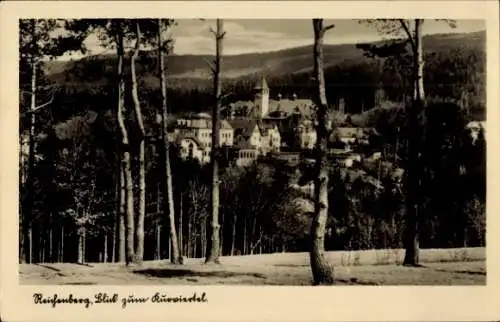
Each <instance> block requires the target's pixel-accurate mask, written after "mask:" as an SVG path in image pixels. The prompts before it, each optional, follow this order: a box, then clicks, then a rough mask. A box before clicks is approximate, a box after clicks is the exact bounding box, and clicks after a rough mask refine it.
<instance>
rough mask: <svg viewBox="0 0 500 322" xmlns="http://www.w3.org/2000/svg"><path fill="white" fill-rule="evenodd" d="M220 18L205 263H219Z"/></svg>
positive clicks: (218, 22)
mask: <svg viewBox="0 0 500 322" xmlns="http://www.w3.org/2000/svg"><path fill="white" fill-rule="evenodd" d="M223 28H224V25H223V20H222V19H217V28H216V30H215V40H216V42H215V64H214V65H215V66H214V68H213V77H214V98H215V104H214V106H213V111H212V151H211V161H212V162H211V163H212V193H211V195H210V197H211V198H210V199H211V225H210V232H209V234H210V239H209V243H208V245H207V247H208V249H207V257H206V259H205V263H216V264H218V263H219V256H220V236H219V228H220V227H219V164H218V155H219V129H220V121H219V117H220V106H221V80H220V73H221V60H222V52H223V47H222V40H223V38H224V34H225V32H224V31H223Z"/></svg>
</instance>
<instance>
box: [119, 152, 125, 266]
mask: <svg viewBox="0 0 500 322" xmlns="http://www.w3.org/2000/svg"><path fill="white" fill-rule="evenodd" d="M119 169H120V183H119V185H120V209H119V213H118V262H120V263H124V262H125V254H126V247H125V246H126V245H125V243H126V227H125V221H126V220H125V211H126V206H127V205H126V201H127V200H126V199H127V188H126V185H125V173H124V171H123V164H122V163H121V162H120V165H119Z"/></svg>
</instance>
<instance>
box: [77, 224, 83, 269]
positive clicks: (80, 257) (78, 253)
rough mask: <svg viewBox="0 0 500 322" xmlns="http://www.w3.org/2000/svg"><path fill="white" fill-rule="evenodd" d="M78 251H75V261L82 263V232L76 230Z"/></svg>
mask: <svg viewBox="0 0 500 322" xmlns="http://www.w3.org/2000/svg"><path fill="white" fill-rule="evenodd" d="M77 247H78V251H77V263H79V264H82V263H83V232H81V231H80V232H78V245H77Z"/></svg>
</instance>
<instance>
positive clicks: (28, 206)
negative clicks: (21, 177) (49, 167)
mask: <svg viewBox="0 0 500 322" xmlns="http://www.w3.org/2000/svg"><path fill="white" fill-rule="evenodd" d="M30 24H31V37H32V40H31V41H32V48H31V106H30V107H31V111H30V112H31V115H30V123H29V137H28V140H29V141H28V145H29V148H28V149H29V150H28V174H27V187H26V202H25V205H24V207H23V210H24V213H23V223H22V225H23V227H22V229H21V230H22V231H21V233H22V234H23V233H25V234H26V235H25V236H23V239H24V240H26V242H27V244H28V249H27V250H28V251H27V252H26V249H25V243H24V240H23V243H22V245H20V247H21V249H20V251H21V253H23V255H25V256H26V262H27V263H28V264H30V263H31V262H32V259H33V227H32V224H33V223H32V217H33V216H32V213H33V202H34V191H33V184H34V174H33V172H34V167H35V154H36V151H35V149H36V145H35V124H36V115H35V108H36V95H37V91H36V71H37V68H36V63H37V62H36V58H35V48H36V46H37V37H36V25H35V19H31V20H30Z"/></svg>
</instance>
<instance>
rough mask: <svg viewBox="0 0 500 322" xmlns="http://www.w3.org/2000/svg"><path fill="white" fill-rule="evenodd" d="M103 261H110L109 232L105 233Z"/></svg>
mask: <svg viewBox="0 0 500 322" xmlns="http://www.w3.org/2000/svg"><path fill="white" fill-rule="evenodd" d="M102 261H103V262H104V263H107V262H108V232H105V233H104V252H103V259H102Z"/></svg>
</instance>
